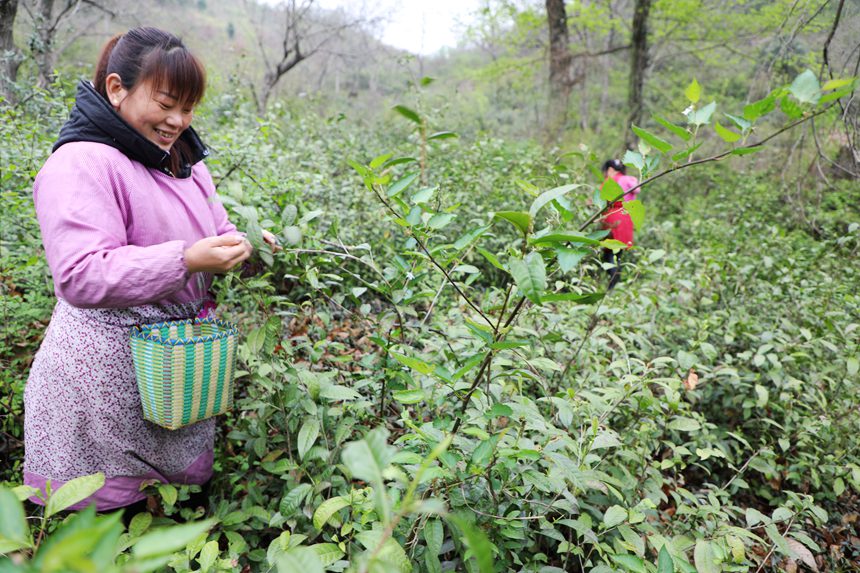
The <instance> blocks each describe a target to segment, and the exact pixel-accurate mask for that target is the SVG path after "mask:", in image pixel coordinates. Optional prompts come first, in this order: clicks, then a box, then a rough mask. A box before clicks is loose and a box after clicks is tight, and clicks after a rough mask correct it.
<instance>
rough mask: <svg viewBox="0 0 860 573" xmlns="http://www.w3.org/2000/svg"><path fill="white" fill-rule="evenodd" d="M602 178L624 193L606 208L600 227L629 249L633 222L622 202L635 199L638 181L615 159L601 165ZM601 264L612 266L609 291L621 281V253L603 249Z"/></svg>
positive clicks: (631, 244)
mask: <svg viewBox="0 0 860 573" xmlns="http://www.w3.org/2000/svg"><path fill="white" fill-rule="evenodd" d="M603 176H604V180H606V179H609V178H612V179H613V180H615V182H616V183H618V185H619V186H621V189H622V191H624V192H625V193H624V196H623V197H620V198H619V200H618V201H614V202H613V203H612V204H611V205H609V206H608V207H607V209H606V213H605V214H604V215H603V219H601V225H602V226H603V228H604V229H609V236H610V237H612V238H613V239H615V240H616V241H621V242H622V243H624V244H625V245H627V247H626V248H627V249H629V248H631V247H632V246H633V221H632V220H631V219H630V215H629V214H628V213H627V211H626V210H625V209H624V202H625V201H633V200H634V199H636V196H637V195H638V194H639V181H638V180H637V179H636V178H635V177H633V176H631V175H627V167H626V166H625V165H624V164H623V163H622V162H621V161H619V160H617V159H609V160H608V161H606V162H605V163H604V164H603ZM603 262H604V263H610V264H612V265H613V266H612V268H610V269H608V272H609V289H610V290H611V289H613V288H615V285H616V284H618V281H620V280H621V252H620V251H612V249H604V250H603Z"/></svg>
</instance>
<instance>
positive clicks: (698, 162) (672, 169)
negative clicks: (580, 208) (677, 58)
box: [579, 104, 836, 231]
mask: <svg viewBox="0 0 860 573" xmlns="http://www.w3.org/2000/svg"><path fill="white" fill-rule="evenodd" d="M835 105H836V104H830V105H828V106H827V107H825V108H823V109H820V110H818V111H816V112H814V113H812V114H810V115H808V116H806V117H803V118H801V119H799V120H797V121H795V122H793V123H790V124H788V125H786V126H785V127H783V128H781V129H779V130H777V131H775V132H773V133H771V134H770V135H768V136H767V137H765V138H764V139H762V140H760V141H757V142H755V143H750V144H747V145H742V146H740V147H734V148H732V149H729V150H728V151H724V152H722V153H718V154H716V155H712V156H710V157H704V158H702V159H696V160H695V161H690V162H689V163H681V164H679V165H675V166H674V167H670V168H669V169H666V170H665V171H661V172H660V173H658V174H657V175H654V176H653V177H649V178H648V179H646V180H645V181H642V182H641V183H639V184H638V185H636V186H635V187H633V188H631V189H628V190H627V191H624V192H622V193H621V194H620V195H618V196H617V197H615V198H613V199H612V200H611V201H607V202H606V205H605V206H603V207H602V208H601V209H599V210H598V211H595V212H594V213H593V214H592V215H591V216H590V217H589V218H588V220H586V221H585V223H583V224H582V225H580V227H579V230H580V231H584V230H585V229H587V228H588V226H589V225H591V224H592V223H593V222H594V221H596V220H597V218H598V217H600V216H601V215H602V214H603V213H604V212H605V211H606V210H607V209H608V208H609V207H610V206H611V205H612V204H613V203H615V202H616V201H618V200H619V199H621V198H622V197H623V196H624V195H626V194H627V193H631V192H633V191H636V190H637V189H640V188H642V187H644V186H645V185H648V184H649V183H651V182H653V181H656V180H657V179H660V178H661V177H664V176H666V175H668V174H670V173H674V172H675V171H679V170H681V169H686V168H687V167H692V166H694V165H701V164H702V163H711V162H713V161H720V160H722V159H725V158H726V157H729V156H730V155H732V154H733V153H734V152H736V151H737V150H739V149H751V148H753V147H758V146H760V145H764V144H765V143H767V142H768V141H770V140H771V139H773V138H774V137H776V136H778V135H780V134H782V133H785V132H786V131H789V130H790V129H793V128H795V127H797V126H798V125H800V124H802V123H804V122H806V121H809V120H810V119H812V118H814V117H817V116H819V115H821V114H823V113H825V112H827V111H830V109H831V108H833V107H834V106H835Z"/></svg>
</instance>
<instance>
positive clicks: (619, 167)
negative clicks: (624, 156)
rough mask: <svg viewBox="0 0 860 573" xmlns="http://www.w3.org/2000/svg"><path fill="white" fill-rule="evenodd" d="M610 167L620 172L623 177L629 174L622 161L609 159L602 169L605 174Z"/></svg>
mask: <svg viewBox="0 0 860 573" xmlns="http://www.w3.org/2000/svg"><path fill="white" fill-rule="evenodd" d="M610 167H611V168H613V169H614V170H616V171H618V172H619V173H621V174H622V175H626V174H627V166H625V165H624V164H623V163H621V161H619V160H617V159H607V160H606V162H605V163H604V164H603V169H602V171H603V173H606V171H607V170H608V169H609V168H610Z"/></svg>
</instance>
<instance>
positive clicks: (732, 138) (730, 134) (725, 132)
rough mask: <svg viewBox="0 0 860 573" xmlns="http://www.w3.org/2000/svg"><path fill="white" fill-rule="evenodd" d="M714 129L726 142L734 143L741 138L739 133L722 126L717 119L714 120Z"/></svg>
mask: <svg viewBox="0 0 860 573" xmlns="http://www.w3.org/2000/svg"><path fill="white" fill-rule="evenodd" d="M714 131H716V132H717V135H719V136H720V137H721V138H722V140H723V141H725V142H726V143H734V142H736V141H738V140H739V139H740V138H741V136H740V134H739V133H735V132H734V131H732V130H730V129H727V128H725V127H723V126H722V125H720V122H718V121H715V122H714Z"/></svg>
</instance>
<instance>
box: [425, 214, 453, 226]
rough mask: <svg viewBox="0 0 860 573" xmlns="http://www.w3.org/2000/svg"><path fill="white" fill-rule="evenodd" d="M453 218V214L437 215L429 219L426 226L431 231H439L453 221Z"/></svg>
mask: <svg viewBox="0 0 860 573" xmlns="http://www.w3.org/2000/svg"><path fill="white" fill-rule="evenodd" d="M455 216H456V215H454V214H453V213H437V214H435V215H433V216H432V217H430V220H429V221H427V226H428V227H430V228H431V229H441V228H443V227H445V226H447V225H448V223H450V222H451V221H453V220H454V217H455Z"/></svg>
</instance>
